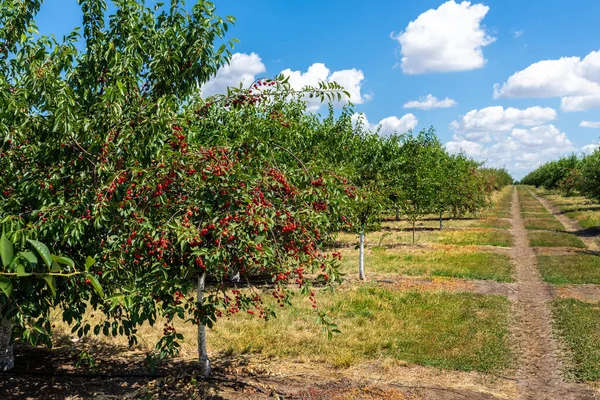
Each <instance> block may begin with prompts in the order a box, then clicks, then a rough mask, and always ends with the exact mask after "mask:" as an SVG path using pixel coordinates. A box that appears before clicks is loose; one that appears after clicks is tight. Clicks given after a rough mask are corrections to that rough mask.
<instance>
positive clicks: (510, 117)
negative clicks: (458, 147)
mask: <svg viewBox="0 0 600 400" xmlns="http://www.w3.org/2000/svg"><path fill="white" fill-rule="evenodd" d="M554 119H556V111H555V110H553V109H552V108H547V107H537V106H536V107H530V108H526V109H524V110H520V109H518V108H513V107H509V108H506V109H505V108H504V107H502V106H495V107H487V108H482V109H481V110H471V111H469V112H468V113H467V114H465V115H464V116H463V117H462V118H461V119H460V121H452V122H451V123H450V129H452V130H454V131H456V132H458V133H461V134H463V136H464V137H465V138H466V139H469V140H472V139H477V140H482V141H490V140H491V139H492V137H493V136H495V135H496V134H498V133H502V132H508V131H510V130H511V129H513V128H514V127H515V126H517V125H524V126H534V125H540V124H543V123H545V122H548V121H552V120H554Z"/></svg>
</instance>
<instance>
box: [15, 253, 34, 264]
mask: <svg viewBox="0 0 600 400" xmlns="http://www.w3.org/2000/svg"><path fill="white" fill-rule="evenodd" d="M19 256H21V258H23V259H25V261H27V262H28V263H29V264H30V265H33V266H35V265H37V263H38V259H37V257H36V256H35V254H33V253H32V252H31V251H22V252H20V253H19Z"/></svg>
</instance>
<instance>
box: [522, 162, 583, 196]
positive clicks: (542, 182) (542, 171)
mask: <svg viewBox="0 0 600 400" xmlns="http://www.w3.org/2000/svg"><path fill="white" fill-rule="evenodd" d="M579 163H580V160H579V158H578V157H577V155H575V154H571V155H570V156H567V157H562V158H560V159H558V160H556V161H550V162H547V163H545V164H543V165H542V166H540V167H539V168H537V169H536V170H534V171H532V172H530V173H529V174H527V175H526V176H525V177H524V178H523V179H521V184H523V185H533V186H535V187H540V186H541V187H544V188H545V189H550V190H552V189H559V187H561V185H562V186H564V187H565V189H567V187H569V185H568V183H567V182H566V181H565V179H568V177H569V176H571V175H572V172H571V171H573V170H574V169H577V168H578V167H579ZM565 185H566V186H565ZM567 190H569V191H570V190H571V189H570V188H569V189H567Z"/></svg>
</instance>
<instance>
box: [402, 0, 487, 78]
mask: <svg viewBox="0 0 600 400" xmlns="http://www.w3.org/2000/svg"><path fill="white" fill-rule="evenodd" d="M488 11H489V7H487V6H485V5H483V4H471V2H469V1H463V2H461V3H457V2H456V1H454V0H451V1H448V2H446V3H444V4H442V5H441V6H439V7H438V8H437V9H435V10H434V9H430V10H428V11H426V12H424V13H423V14H421V15H419V16H418V17H417V19H415V20H414V21H411V22H410V23H409V24H408V26H407V27H406V29H405V30H404V31H403V32H400V33H399V34H394V33H392V34H391V37H392V38H393V39H395V40H397V41H398V42H399V43H400V46H401V52H402V64H401V67H402V71H403V72H404V73H406V74H424V73H428V72H454V71H467V70H471V69H476V68H481V67H483V66H484V65H485V63H486V60H485V58H484V56H483V51H482V49H483V47H485V46H487V45H489V44H491V43H493V42H494V41H495V40H496V39H495V38H494V37H492V36H490V35H489V34H488V33H487V32H486V31H485V28H484V27H483V26H482V24H481V22H482V20H483V18H484V17H485V15H486V14H487V13H488Z"/></svg>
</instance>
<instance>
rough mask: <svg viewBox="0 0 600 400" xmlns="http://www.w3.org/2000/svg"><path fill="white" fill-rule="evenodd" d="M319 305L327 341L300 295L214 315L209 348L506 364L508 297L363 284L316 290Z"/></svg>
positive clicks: (341, 363) (454, 364)
mask: <svg viewBox="0 0 600 400" xmlns="http://www.w3.org/2000/svg"><path fill="white" fill-rule="evenodd" d="M318 302H319V305H320V307H321V308H322V309H323V310H325V311H327V313H328V314H329V315H330V317H331V318H332V319H333V320H334V321H335V322H336V323H337V324H338V326H339V328H340V330H341V334H338V335H335V336H334V338H333V339H332V340H331V341H329V340H327V338H326V337H325V336H324V335H323V333H322V330H321V328H320V326H317V325H316V324H315V322H314V321H315V318H316V316H315V313H314V311H313V310H312V309H311V307H310V303H309V302H308V300H307V299H304V300H299V299H297V300H295V301H294V302H293V304H292V306H290V307H289V309H287V310H286V311H285V312H282V313H280V315H279V316H278V318H277V319H274V320H271V321H268V322H264V321H261V320H257V319H255V318H249V317H248V316H247V315H236V316H234V317H231V318H228V319H224V320H222V321H219V323H218V324H217V325H216V327H215V328H214V329H213V330H211V332H210V334H209V345H210V347H211V348H212V349H217V350H222V351H226V352H231V353H238V354H239V353H242V354H243V353H258V354H262V355H266V356H272V357H288V358H293V359H299V360H305V361H307V362H308V361H311V362H315V361H320V362H327V363H331V364H333V365H335V366H338V367H349V366H352V365H355V364H357V363H359V362H362V361H375V360H377V361H379V362H381V361H382V360H386V359H392V360H399V361H400V360H401V361H404V362H408V363H414V364H421V365H429V366H434V367H438V368H444V369H454V370H465V371H470V370H476V371H500V370H503V369H505V368H507V367H508V366H509V365H510V363H511V353H510V350H509V346H508V334H509V333H508V322H507V319H508V314H509V310H510V304H509V301H508V300H507V299H506V298H504V297H500V296H484V295H476V294H471V293H460V294H449V293H415V292H396V291H390V290H385V289H381V288H377V287H373V286H369V285H365V286H361V287H359V288H356V289H352V290H345V291H339V292H337V293H335V294H330V293H321V294H319V296H318Z"/></svg>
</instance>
